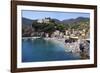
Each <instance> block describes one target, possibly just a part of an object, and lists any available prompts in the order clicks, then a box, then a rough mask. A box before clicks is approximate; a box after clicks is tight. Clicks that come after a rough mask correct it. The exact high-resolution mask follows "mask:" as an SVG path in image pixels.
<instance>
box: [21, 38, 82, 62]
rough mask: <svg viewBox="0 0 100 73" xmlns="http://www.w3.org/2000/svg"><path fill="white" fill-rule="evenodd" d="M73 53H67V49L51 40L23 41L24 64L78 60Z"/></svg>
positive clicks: (78, 57)
mask: <svg viewBox="0 0 100 73" xmlns="http://www.w3.org/2000/svg"><path fill="white" fill-rule="evenodd" d="M78 59H80V56H76V55H75V54H73V53H71V52H65V48H64V47H63V46H61V45H60V44H56V43H54V42H53V41H50V40H44V39H42V38H37V39H34V40H31V39H29V40H22V62H41V61H61V60H78Z"/></svg>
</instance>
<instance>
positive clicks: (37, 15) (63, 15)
mask: <svg viewBox="0 0 100 73" xmlns="http://www.w3.org/2000/svg"><path fill="white" fill-rule="evenodd" d="M22 17H25V18H29V19H42V18H45V17H50V18H56V19H59V20H64V19H71V18H77V17H88V18H89V17H90V14H89V13H78V12H77V13H76V12H53V11H33V10H22Z"/></svg>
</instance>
